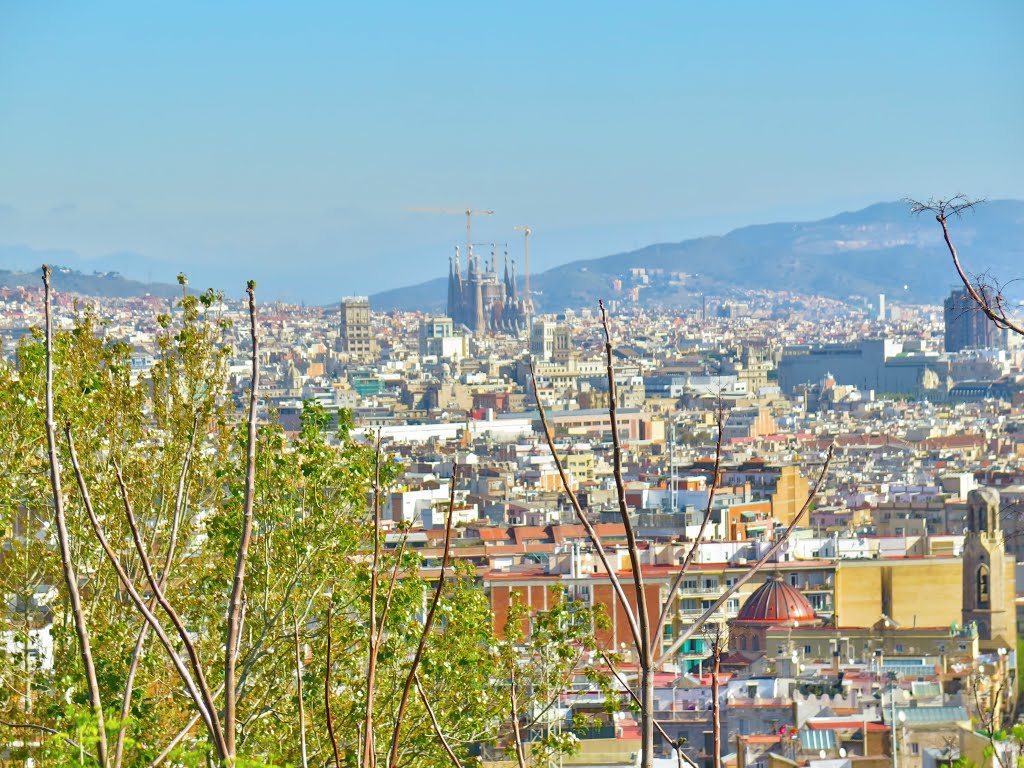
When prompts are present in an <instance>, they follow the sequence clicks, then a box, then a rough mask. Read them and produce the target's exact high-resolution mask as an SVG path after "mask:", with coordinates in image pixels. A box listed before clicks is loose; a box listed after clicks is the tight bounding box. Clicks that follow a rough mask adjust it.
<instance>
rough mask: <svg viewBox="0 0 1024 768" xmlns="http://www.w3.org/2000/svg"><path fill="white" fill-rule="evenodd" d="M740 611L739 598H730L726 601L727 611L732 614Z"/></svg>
mask: <svg viewBox="0 0 1024 768" xmlns="http://www.w3.org/2000/svg"><path fill="white" fill-rule="evenodd" d="M739 609H740V600H739V598H738V597H730V598H729V599H728V600H726V601H725V610H726V611H730V612H736V611H739Z"/></svg>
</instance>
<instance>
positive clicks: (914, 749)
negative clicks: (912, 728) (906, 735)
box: [910, 741, 921, 755]
mask: <svg viewBox="0 0 1024 768" xmlns="http://www.w3.org/2000/svg"><path fill="white" fill-rule="evenodd" d="M910 754H912V755H919V754H921V745H920V744H918V743H917V742H916V741H912V742H911V743H910Z"/></svg>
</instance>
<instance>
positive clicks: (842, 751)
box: [839, 747, 846, 757]
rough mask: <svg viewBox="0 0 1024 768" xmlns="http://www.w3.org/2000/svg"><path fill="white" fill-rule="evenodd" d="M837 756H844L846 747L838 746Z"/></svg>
mask: <svg viewBox="0 0 1024 768" xmlns="http://www.w3.org/2000/svg"><path fill="white" fill-rule="evenodd" d="M839 756H840V757H846V747H840V748H839Z"/></svg>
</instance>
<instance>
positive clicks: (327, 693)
mask: <svg viewBox="0 0 1024 768" xmlns="http://www.w3.org/2000/svg"><path fill="white" fill-rule="evenodd" d="M333 605H334V596H333V595H332V596H331V599H330V600H329V601H328V603H327V659H326V667H325V671H324V713H325V715H324V716H325V717H326V719H327V736H328V737H329V738H330V740H331V749H333V750H334V768H341V754H340V752H339V750H338V737H337V736H335V734H334V716H333V715H332V714H331V609H332V607H333Z"/></svg>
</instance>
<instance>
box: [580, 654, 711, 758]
mask: <svg viewBox="0 0 1024 768" xmlns="http://www.w3.org/2000/svg"><path fill="white" fill-rule="evenodd" d="M597 650H598V651H599V652H600V654H601V657H602V658H603V659H604V663H605V664H607V665H608V669H609V670H611V673H612V675H614V677H615V679H616V680H618V681H619V685H621V686H622V687H623V689H624V690H625V691H626V692H627V693H628V694H629V696H630V698H631V699H633V701H634V702H635V703H636V705H637V706H638V707H642V706H643V702H642V701H640V697H639V696H637V695H636V691H634V690H633V689H632V688H631V687H630V686H629V684H628V683H627V682H626V681H625V679H624V678H623V677H622V675H621V674H620V673H619V670H617V669H616V668H615V664H614V663H613V662H612V659H611V656H609V655H608V653H607V652H606V651H605V650H604V649H603V648H598V649H597ZM653 722H654V727H655V728H657V729H658V732H659V733H660V734H661V737H662V738H663V739H664V740H665V741H666V742H668V743H669V744H671V745H672V747H673V749H675V750H676V751H677V752H678V754H679V755H680V759H683V760H685V761H686V762H687V763H689V764H690V765H691V766H693V768H698V766H697V764H696V763H694V762H693V761H692V760H691V759H690V758H689V756H687V755H684V754H683V747H682V745H680V744H676V742H674V741H673V740H672V739H671V738H669V735H668V733H666V732H665V727H664V726H663V725H662V724H661V723H659V722H658V721H657V720H653Z"/></svg>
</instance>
